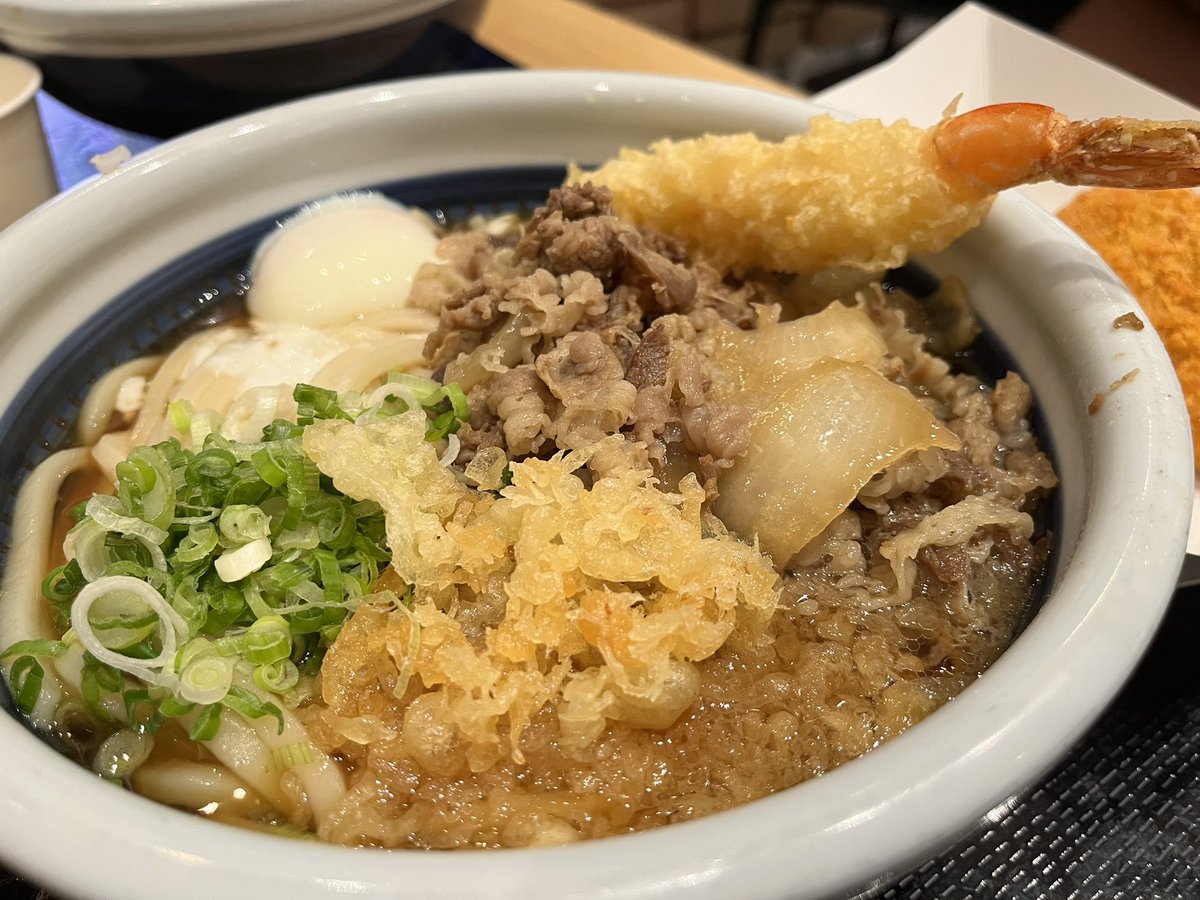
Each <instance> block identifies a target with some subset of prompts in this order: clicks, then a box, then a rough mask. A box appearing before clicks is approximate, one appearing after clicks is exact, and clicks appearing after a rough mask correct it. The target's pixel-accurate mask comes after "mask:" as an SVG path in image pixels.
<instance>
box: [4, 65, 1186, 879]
mask: <svg viewBox="0 0 1200 900" xmlns="http://www.w3.org/2000/svg"><path fill="white" fill-rule="evenodd" d="M812 113H813V108H812V107H810V106H807V105H805V104H803V103H800V102H796V101H793V100H789V99H785V98H782V97H778V96H772V95H766V94H759V93H754V92H750V91H746V90H742V89H738V88H732V87H723V86H717V85H712V84H704V83H698V82H688V81H675V80H666V79H655V78H647V77H638V76H628V75H606V74H589V73H569V74H567V73H546V72H538V73H503V74H492V75H484V76H456V77H448V78H441V79H426V80H418V81H410V82H405V83H395V84H390V85H380V86H376V87H370V88H364V89H360V90H354V91H350V92H344V93H340V94H335V95H330V96H325V97H319V98H315V99H312V100H308V101H304V102H300V103H297V104H293V105H290V106H285V107H281V108H277V109H272V110H268V111H265V112H262V113H258V114H255V115H252V116H248V117H245V118H242V119H239V120H236V121H233V122H229V123H224V124H221V125H218V126H215V127H212V128H209V129H207V130H205V131H202V132H199V133H196V134H193V135H190V136H188V137H186V138H183V139H180V140H178V141H175V142H172V143H169V144H167V145H165V146H163V147H161V148H160V149H158V150H156V151H154V152H152V153H149V154H147V155H145V156H143V157H140V158H138V159H135V160H134V161H133V162H132V163H131V164H129V165H128V166H127V167H126V169H125V170H123V171H121V172H118V173H116V174H115V175H112V176H108V177H105V178H101V179H98V180H95V181H92V182H91V183H89V184H85V185H84V186H82V187H80V188H79V189H77V190H75V191H73V192H72V193H70V194H68V195H66V196H63V197H61V198H60V199H58V200H55V201H53V202H51V203H50V204H49V205H47V206H45V207H43V208H42V209H40V210H39V211H38V212H36V213H35V214H33V215H31V216H29V217H28V218H26V219H25V220H23V221H22V222H20V223H18V224H17V225H16V226H14V227H12V228H11V229H10V230H9V231H8V232H6V233H5V234H4V235H3V237H0V284H2V285H4V296H3V302H2V305H0V409H7V408H8V407H9V405H10V404H11V403H12V402H13V398H14V396H15V395H16V394H17V393H18V392H19V390H20V389H21V387H22V385H24V384H26V382H27V380H28V379H29V378H30V376H31V374H32V373H33V372H34V370H35V369H36V368H37V367H38V364H39V363H40V362H41V361H42V360H43V359H45V358H46V357H47V355H48V354H50V353H51V351H52V350H53V349H54V348H55V347H56V345H58V344H59V342H60V341H61V340H62V338H63V336H64V334H66V333H67V332H70V331H71V330H72V329H75V328H77V327H78V326H79V325H80V324H81V323H83V322H84V321H85V320H86V319H87V318H88V317H89V316H91V315H92V314H94V313H95V312H96V311H97V310H99V309H101V308H103V307H104V305H105V303H106V302H107V301H108V300H109V298H112V297H114V296H115V295H116V294H118V293H119V292H121V291H122V290H123V289H125V288H127V287H128V286H129V285H131V284H133V283H135V282H137V281H139V280H141V279H144V278H146V277H147V276H149V275H151V274H152V273H155V272H156V271H158V270H160V269H162V268H163V267H164V266H166V265H167V264H168V263H170V262H171V261H172V260H174V259H176V258H178V257H179V256H180V255H181V254H184V253H185V252H187V251H189V250H191V249H192V248H195V247H197V246H199V245H201V244H204V243H205V242H207V241H209V240H211V239H213V238H214V237H215V236H217V235H221V234H225V233H228V232H231V231H233V230H235V229H237V228H238V227H239V226H242V225H245V224H246V223H249V222H253V221H256V220H260V219H262V218H263V217H266V216H270V215H272V214H275V213H277V212H278V211H281V210H284V209H287V208H289V207H293V206H295V205H296V204H299V203H301V202H303V201H305V200H307V199H310V198H313V197H317V196H320V195H322V194H326V193H329V192H331V191H336V190H340V189H346V188H354V187H359V186H363V185H371V184H377V183H382V182H388V181H393V180H397V179H402V178H407V177H411V176H420V175H428V174H431V173H445V172H456V171H460V170H469V169H480V168H489V167H503V166H519V165H527V164H543V163H562V162H564V161H567V160H572V159H576V160H582V161H595V160H599V159H602V158H605V157H607V156H609V155H610V154H611V153H613V151H615V150H616V149H617V147H619V146H621V145H623V144H624V145H644V144H646V143H648V142H650V141H651V140H653V139H655V138H659V137H662V136H664V135H673V136H682V135H689V134H695V133H697V132H702V131H705V130H722V131H735V130H742V129H753V130H755V131H757V132H759V133H760V134H761V135H763V136H765V137H779V136H782V135H785V134H788V133H791V132H794V131H797V130H800V129H802V128H803V127H804V125H805V122H806V120H807V118H808V117H809V116H810V115H811V114H812ZM929 263H930V265H932V266H933V267H934V268H935V269H936V270H937V271H939V272H946V273H949V272H953V273H955V274H958V275H959V276H961V277H963V278H964V279H965V280H966V281H967V283H968V285H969V288H970V292H971V297H972V299H973V301H974V303H975V305H976V307H977V308H978V310H979V312H980V314H981V316H982V317H983V319H984V320H985V322H986V323H987V325H988V326H989V327H990V328H991V329H992V330H993V331H994V333H995V335H996V336H997V337H998V338H999V340H1000V341H1001V342H1002V343H1003V344H1004V345H1005V346H1006V347H1007V348H1008V350H1009V351H1010V352H1011V354H1012V356H1013V357H1014V358H1015V360H1016V363H1017V365H1018V366H1019V368H1020V369H1021V370H1022V371H1023V373H1024V374H1025V376H1026V377H1027V379H1028V380H1029V381H1030V382H1031V384H1032V385H1033V387H1034V390H1035V392H1036V395H1037V398H1038V402H1039V404H1040V407H1041V411H1042V414H1043V416H1044V418H1045V420H1046V422H1047V423H1048V430H1049V434H1048V435H1044V437H1047V438H1048V439H1049V440H1050V441H1051V442H1052V444H1053V446H1054V449H1055V452H1056V454H1057V458H1058V463H1059V471H1060V474H1061V476H1062V488H1061V493H1060V506H1061V521H1060V523H1059V526H1058V549H1057V559H1056V562H1055V565H1054V571H1053V573H1052V587H1051V590H1050V593H1049V596H1048V599H1047V601H1046V603H1045V605H1044V607H1043V608H1042V609H1041V611H1040V612H1039V613H1038V614H1037V615H1036V617H1035V618H1034V619H1033V621H1032V623H1031V624H1030V625H1029V627H1028V628H1027V629H1026V630H1025V631H1024V633H1023V634H1022V635H1021V636H1020V637H1019V638H1018V640H1017V641H1016V643H1015V644H1014V645H1013V647H1012V648H1011V649H1010V650H1009V651H1008V652H1007V653H1006V654H1004V656H1003V657H1002V658H1001V659H1000V660H999V661H998V662H997V663H996V665H995V666H993V668H992V669H991V670H989V671H988V672H987V673H986V674H985V675H984V676H983V677H982V678H981V679H980V680H979V681H978V682H977V683H975V684H973V685H972V686H971V687H969V688H968V689H967V690H966V691H965V692H964V693H963V694H962V695H961V696H960V697H959V698H958V699H956V700H955V701H953V702H952V703H950V704H948V705H947V706H945V707H943V708H942V709H940V710H939V711H938V712H936V713H935V714H933V715H932V716H931V717H929V719H927V720H926V721H924V722H922V723H921V724H920V725H918V726H916V727H915V728H914V729H912V730H911V731H910V732H909V733H907V734H905V735H902V736H901V737H899V738H898V739H896V740H894V741H892V742H891V743H889V744H887V745H885V746H883V747H882V748H880V749H878V750H876V751H873V752H871V753H869V754H868V755H867V756H865V757H863V758H862V759H859V760H856V761H854V762H851V763H849V764H847V765H845V766H843V767H842V768H840V769H838V770H836V771H834V772H832V773H830V774H829V775H826V776H824V777H822V778H819V779H817V780H814V781H811V782H808V783H806V784H803V785H801V786H799V787H796V788H793V789H790V790H787V791H784V792H782V793H779V794H776V795H774V796H771V797H769V798H766V799H763V800H760V801H756V802H754V803H750V804H748V805H745V806H742V807H739V808H737V809H733V810H731V811H728V812H723V813H720V814H717V815H714V816H711V817H708V818H705V819H701V820H698V821H693V822H687V823H683V824H679V825H671V826H668V827H666V828H662V829H658V830H655V831H651V832H648V833H643V834H639V835H634V836H628V837H618V838H611V839H607V840H601V841H596V842H591V843H584V844H581V845H575V846H570V847H563V848H555V849H540V850H516V851H494V852H477V853H454V854H446V853H436V854H433V853H418V852H392V853H386V852H376V851H362V850H357V851H356V850H348V849H343V848H339V847H332V846H321V845H314V844H312V843H310V842H294V841H288V840H284V839H280V838H274V837H269V836H266V835H261V834H253V833H248V832H245V831H241V830H235V829H232V828H227V827H225V826H221V825H217V824H214V823H211V822H206V821H202V820H200V819H198V818H193V817H190V816H188V815H185V814H183V813H179V812H176V811H173V810H171V809H168V808H165V807H162V806H158V805H155V804H154V803H151V802H149V801H146V800H143V799H141V798H139V797H136V796H133V795H131V794H127V793H124V792H121V791H117V790H114V789H113V788H112V787H110V786H109V785H107V784H104V783H102V782H100V781H98V780H97V779H95V778H94V777H92V776H91V775H90V774H89V773H87V772H86V771H84V770H83V769H81V768H79V767H77V766H75V765H74V764H72V763H70V762H68V761H67V760H66V759H64V758H62V757H60V756H59V755H57V754H56V753H54V752H53V751H52V750H50V749H49V748H47V747H46V746H45V745H43V744H42V743H41V742H40V741H39V740H38V739H36V738H35V737H33V736H32V735H31V734H30V733H29V732H28V731H26V730H25V729H24V728H23V727H22V726H21V725H20V724H19V723H17V722H15V721H13V720H12V719H10V718H7V717H3V716H0V757H2V758H3V760H4V765H3V766H2V767H0V821H4V822H7V823H19V825H17V826H16V827H13V824H10V825H9V826H6V827H5V828H4V829H3V831H2V832H0V855H2V856H3V858H4V859H5V860H6V861H7V862H8V863H9V864H10V865H12V866H14V867H16V868H18V869H19V870H21V871H23V872H25V873H27V874H29V875H30V876H31V877H32V878H34V879H35V880H37V881H39V882H42V883H45V884H47V885H49V886H51V887H54V888H57V889H60V890H63V891H66V892H68V893H72V894H86V895H89V896H99V895H106V896H110V897H121V898H146V900H150V898H154V900H157V898H158V897H159V896H160V895H161V893H162V891H163V890H164V886H165V885H170V888H169V890H170V891H171V893H172V895H173V896H175V897H178V898H180V900H184V898H197V900H200V898H203V900H208V898H211V897H213V896H222V895H224V896H254V897H281V898H283V897H286V898H300V897H312V896H332V895H337V894H353V895H355V896H362V897H390V898H398V897H435V898H447V900H449V898H462V897H469V896H488V897H514V898H516V897H520V898H527V897H530V896H540V895H543V894H547V893H549V894H552V895H554V896H559V897H572V898H578V897H589V896H603V897H606V898H624V897H646V896H660V895H662V894H664V893H674V892H682V891H684V890H686V891H687V892H688V895H689V896H690V897H696V898H723V897H733V896H737V897H790V898H798V897H818V896H828V895H832V894H841V893H845V892H852V891H853V890H855V889H857V888H862V887H866V886H868V885H870V884H871V883H874V882H875V881H876V879H884V878H888V877H891V876H894V875H896V874H898V873H901V872H903V871H905V870H906V869H907V868H909V867H910V866H912V865H914V864H916V863H917V862H919V861H921V860H922V859H924V858H927V857H928V856H929V855H931V854H933V853H934V852H936V851H938V850H940V849H942V848H943V847H945V846H946V845H948V844H949V843H950V842H951V841H953V840H954V839H955V838H956V837H958V836H960V835H962V834H964V833H966V832H967V831H969V830H970V829H971V828H972V827H973V825H974V824H975V823H976V822H977V821H978V820H979V818H980V817H981V816H983V815H984V814H985V813H986V812H987V811H988V810H989V809H991V808H993V807H994V806H995V805H996V804H997V803H999V802H1001V801H1003V800H1004V799H1005V798H1007V797H1009V796H1011V795H1012V794H1013V793H1015V792H1017V791H1019V790H1020V789H1022V788H1023V787H1025V786H1027V785H1029V784H1030V783H1031V782H1032V781H1033V780H1034V779H1036V778H1037V777H1038V776H1039V775H1040V774H1041V773H1042V772H1044V771H1045V770H1046V769H1047V768H1048V767H1049V766H1050V765H1052V764H1053V762H1054V761H1055V760H1056V759H1058V758H1059V757H1060V756H1061V755H1063V754H1064V753H1065V752H1066V751H1067V750H1068V749H1069V748H1070V746H1071V745H1072V743H1073V742H1074V741H1075V740H1076V739H1077V738H1078V737H1079V736H1080V735H1081V734H1082V733H1083V731H1084V729H1085V728H1086V727H1087V726H1088V725H1089V724H1090V723H1091V722H1093V721H1094V720H1095V718H1096V717H1097V716H1098V715H1099V713H1100V712H1101V711H1102V709H1103V708H1104V706H1105V705H1106V704H1107V703H1108V702H1109V700H1110V699H1111V698H1112V697H1113V696H1114V694H1115V692H1116V691H1117V689H1118V687H1119V686H1120V685H1121V683H1122V682H1123V681H1124V679H1125V678H1126V676H1127V675H1128V673H1129V672H1130V670H1131V669H1132V667H1133V665H1134V664H1135V662H1136V660H1137V658H1138V656H1139V654H1140V653H1141V652H1142V651H1143V649H1144V648H1145V647H1146V645H1147V643H1148V641H1149V639H1150V637H1151V636H1152V633H1153V632H1154V630H1155V627H1156V626H1157V624H1158V622H1159V619H1160V616H1161V615H1162V612H1163V610H1164V608H1165V606H1166V604H1167V601H1168V599H1169V597H1170V595H1171V592H1172V588H1173V586H1174V579H1175V574H1176V572H1177V570H1178V566H1179V562H1180V560H1181V558H1182V555H1183V544H1184V536H1185V533H1186V530H1187V522H1188V512H1189V506H1190V500H1191V489H1192V463H1191V454H1190V452H1189V431H1188V426H1187V421H1186V414H1185V412H1184V406H1183V403H1182V400H1181V397H1180V392H1179V387H1178V384H1177V382H1176V380H1175V377H1174V374H1173V372H1172V370H1171V368H1170V365H1169V363H1168V360H1167V357H1166V355H1165V353H1164V352H1163V349H1162V347H1161V345H1160V344H1159V342H1158V340H1157V338H1156V337H1155V335H1154V334H1153V332H1152V331H1151V330H1150V329H1147V330H1145V331H1142V332H1134V331H1131V330H1128V329H1114V328H1113V324H1112V323H1113V320H1114V319H1115V318H1116V317H1117V316H1119V315H1121V314H1123V313H1125V312H1128V311H1130V310H1132V309H1135V308H1136V307H1135V304H1134V302H1133V301H1132V299H1131V298H1130V296H1129V295H1128V293H1127V292H1126V291H1125V290H1124V288H1123V287H1122V286H1121V285H1120V284H1119V283H1118V281H1117V280H1116V279H1115V278H1114V277H1113V276H1112V274H1111V273H1110V272H1109V271H1108V270H1107V269H1106V268H1105V267H1104V265H1103V264H1102V263H1101V262H1100V261H1099V260H1098V259H1097V258H1096V257H1095V256H1094V255H1092V254H1091V253H1090V252H1089V251H1088V250H1087V249H1086V248H1085V247H1084V245H1083V244H1082V243H1080V242H1079V241H1078V240H1077V239H1076V238H1075V237H1074V236H1073V235H1072V234H1071V233H1070V232H1069V231H1068V230H1067V229H1066V228H1064V227H1062V226H1061V225H1059V224H1058V223H1057V222H1055V221H1054V220H1053V219H1051V218H1049V217H1048V216H1047V215H1046V214H1044V213H1043V212H1041V211H1040V210H1038V209H1037V208H1035V207H1034V206H1032V205H1031V204H1029V203H1027V202H1025V201H1023V200H1021V199H1018V198H1014V197H1005V198H1001V200H1000V201H999V202H998V203H997V204H996V206H995V208H994V209H993V211H992V212H991V214H990V215H989V216H988V218H987V221H986V222H985V224H984V225H983V226H982V227H981V228H979V229H978V230H977V231H975V232H974V233H972V234H971V235H969V236H968V237H966V238H964V239H963V240H961V241H960V242H959V243H958V244H957V245H956V246H955V247H953V248H952V249H951V250H949V251H947V252H946V253H943V254H941V255H939V256H938V257H936V258H935V259H933V260H930V261H929ZM1132 369H1138V370H1139V372H1138V374H1137V375H1136V377H1133V378H1132V380H1130V381H1129V382H1128V383H1126V384H1124V385H1123V386H1121V387H1119V388H1117V389H1116V390H1114V391H1112V392H1111V393H1108V389H1109V386H1110V385H1111V384H1113V383H1114V382H1116V381H1118V380H1119V379H1120V378H1122V376H1124V375H1126V373H1128V372H1129V371H1130V370H1132ZM1097 393H1105V394H1106V395H1107V396H1106V399H1105V401H1104V403H1103V405H1102V407H1101V408H1100V409H1099V410H1098V411H1097V412H1096V413H1095V414H1089V412H1088V405H1089V403H1090V402H1091V401H1092V399H1093V398H1094V397H1095V396H1096V394H1097ZM4 439H5V438H4V436H3V435H0V446H2V442H3V441H4Z"/></svg>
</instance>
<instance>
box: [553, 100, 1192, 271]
mask: <svg viewBox="0 0 1200 900" xmlns="http://www.w3.org/2000/svg"><path fill="white" fill-rule="evenodd" d="M1198 135H1200V123H1195V122H1166V123H1153V122H1144V121H1140V120H1134V119H1100V120H1098V121H1095V122H1072V121H1070V120H1069V119H1067V118H1066V117H1065V116H1063V115H1061V114H1059V113H1057V112H1055V111H1054V110H1053V109H1051V108H1049V107H1047V106H1040V105H1037V104H1030V103H1009V104H1000V105H997V106H988V107H984V108H983V109H977V110H974V111H972V112H969V113H965V114H964V115H961V116H956V117H954V118H950V119H946V120H944V121H943V122H941V123H940V124H939V125H937V126H935V127H934V128H931V129H923V128H918V127H916V126H914V125H910V124H909V123H908V122H906V121H904V120H903V119H902V120H900V121H898V122H896V123H895V124H893V125H888V126H885V125H883V124H882V123H881V122H879V121H878V120H873V119H866V120H861V121H858V122H851V123H847V122H841V121H837V120H835V119H833V118H831V117H829V116H817V117H816V118H814V119H813V120H812V121H811V122H810V123H809V130H808V132H807V133H805V134H803V135H796V136H793V137H789V138H787V139H785V140H783V141H781V142H779V143H770V142H765V141H761V140H759V139H758V138H756V137H754V136H753V135H748V134H741V135H728V136H718V135H707V136H705V137H703V138H698V139H694V140H686V141H677V142H674V141H661V142H659V143H658V144H655V145H654V146H653V147H651V149H650V152H649V153H645V152H641V151H636V150H624V151H622V152H621V155H620V156H619V157H618V158H617V159H616V160H614V161H612V162H609V163H606V164H605V165H603V166H601V167H600V168H599V169H597V170H596V171H595V172H593V173H591V174H590V175H588V176H585V177H589V178H591V179H592V180H593V181H595V182H597V183H599V184H603V185H606V186H607V187H609V188H611V189H612V191H613V205H614V207H615V208H616V209H617V211H618V213H619V214H621V215H622V216H623V217H627V218H629V219H631V220H633V221H635V222H637V223H638V224H640V225H645V226H650V227H653V228H657V229H659V230H662V231H666V232H669V233H671V234H674V235H676V236H677V237H680V238H682V239H683V240H684V241H685V242H686V243H687V244H688V246H689V248H690V249H691V250H692V251H693V252H695V253H698V254H700V255H702V256H704V257H706V258H707V259H708V260H709V261H710V262H712V263H713V264H715V265H716V266H717V267H718V268H729V269H735V270H745V269H748V268H752V267H754V266H759V267H762V268H764V269H769V270H774V271H782V272H800V273H811V272H817V271H820V270H822V269H828V268H834V267H840V266H850V267H854V268H859V269H864V270H868V271H872V270H881V269H885V268H891V267H894V266H898V265H900V264H902V263H904V262H905V261H906V260H907V259H908V257H909V256H911V255H913V254H917V253H930V252H936V251H938V250H941V249H943V248H945V247H946V246H948V245H949V244H950V243H951V242H952V241H953V240H955V239H956V238H958V237H960V236H961V235H963V234H965V233H966V232H967V231H969V230H970V229H971V228H974V227H975V226H976V225H978V224H979V221H980V220H981V219H982V218H983V216H984V214H985V213H986V212H987V210H988V208H989V206H990V205H991V201H992V198H993V196H994V195H995V193H996V192H997V191H1000V190H1002V189H1004V188H1006V187H1012V186H1014V185H1018V184H1024V183H1028V182H1034V181H1044V180H1050V179H1052V180H1057V181H1062V182H1064V183H1067V184H1105V185H1111V186H1116V187H1159V188H1161V187H1185V186H1194V185H1197V184H1200V139H1198V137H1197V136H1198ZM578 177H579V176H578V174H577V173H573V175H572V178H575V179H577V178H578Z"/></svg>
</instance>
